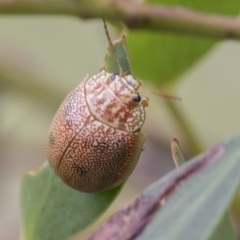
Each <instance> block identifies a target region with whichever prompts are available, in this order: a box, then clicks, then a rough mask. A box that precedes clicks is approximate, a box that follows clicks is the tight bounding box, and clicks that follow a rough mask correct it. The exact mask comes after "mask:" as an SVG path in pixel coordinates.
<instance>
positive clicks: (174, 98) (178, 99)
mask: <svg viewBox="0 0 240 240" xmlns="http://www.w3.org/2000/svg"><path fill="white" fill-rule="evenodd" d="M140 84H141V88H142V89H143V90H144V91H146V92H149V93H152V94H154V95H156V96H159V97H162V98H166V99H171V100H176V101H182V99H181V98H180V97H176V96H172V95H168V94H164V93H160V92H156V91H152V90H149V89H147V88H145V86H144V85H143V82H142V81H141V83H140Z"/></svg>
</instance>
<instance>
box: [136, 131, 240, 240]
mask: <svg viewBox="0 0 240 240" xmlns="http://www.w3.org/2000/svg"><path fill="white" fill-rule="evenodd" d="M222 146H223V150H224V152H223V154H222V156H221V157H220V159H219V160H217V161H216V162H215V163H213V164H211V165H209V166H207V167H206V168H204V169H203V170H202V171H201V172H199V174H195V175H193V176H192V177H191V178H189V179H188V180H186V181H184V182H183V184H181V186H180V187H179V188H177V190H176V192H175V193H174V194H173V195H172V196H171V197H170V199H169V200H168V201H167V202H166V204H165V205H164V206H163V207H162V208H161V209H159V210H158V211H157V213H156V215H155V216H154V218H153V220H152V221H151V224H149V225H148V226H147V227H146V228H145V229H144V231H143V233H142V235H141V236H139V238H137V239H139V240H145V239H151V240H155V239H156V240H157V239H159V237H160V236H161V240H179V239H184V240H192V239H194V240H208V239H213V238H211V237H212V236H216V231H217V230H218V227H219V223H220V222H221V221H222V219H223V217H224V215H225V213H226V211H227V210H228V208H229V205H230V203H231V200H232V199H233V197H234V194H235V192H236V190H237V188H238V186H239V183H240V174H239V172H240V148H239V146H240V136H237V137H235V138H233V139H232V140H230V141H228V142H227V143H225V144H224V145H222ZM200 157H204V156H200ZM200 157H198V158H200ZM193 163H194V162H193V161H190V162H189V163H187V164H185V165H184V166H183V168H186V167H187V166H190V165H191V164H193ZM180 169H182V168H180ZM180 169H179V170H180ZM176 173H177V171H175V174H176ZM172 174H174V172H173V173H172ZM157 187H158V184H157V183H156V184H155V185H153V186H152V188H151V189H148V192H150V193H151V194H152V193H154V192H156V191H157ZM148 194H149V193H148ZM223 231H224V230H223ZM226 231H229V226H228V224H227V225H226ZM231 234H232V233H231ZM225 239H226V238H225ZM227 239H228V238H227ZM229 239H231V236H230V238H229Z"/></svg>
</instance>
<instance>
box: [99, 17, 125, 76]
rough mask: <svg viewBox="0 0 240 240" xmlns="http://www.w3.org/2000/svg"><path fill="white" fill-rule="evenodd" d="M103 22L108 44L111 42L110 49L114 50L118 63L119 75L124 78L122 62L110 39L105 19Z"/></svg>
mask: <svg viewBox="0 0 240 240" xmlns="http://www.w3.org/2000/svg"><path fill="white" fill-rule="evenodd" d="M102 21H103V26H104V30H105V33H106V36H107V40H108V42H109V45H110V47H111V48H112V51H113V55H114V56H115V58H116V61H117V65H118V68H119V72H120V74H119V75H120V76H122V75H123V70H122V67H121V65H120V62H119V60H118V56H117V53H116V51H115V49H114V47H113V44H112V40H111V38H110V34H109V32H108V28H107V23H106V21H105V19H102Z"/></svg>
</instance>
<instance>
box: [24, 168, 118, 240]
mask: <svg viewBox="0 0 240 240" xmlns="http://www.w3.org/2000/svg"><path fill="white" fill-rule="evenodd" d="M120 189H121V186H119V187H116V188H114V189H111V190H109V191H106V192H102V193H96V194H88V193H82V192H79V191H76V190H74V189H71V188H70V187H68V186H67V185H65V184H64V183H62V181H61V180H60V179H59V178H58V177H57V176H56V175H55V174H54V173H53V171H52V169H51V168H50V166H49V164H48V163H46V164H44V165H43V167H41V168H40V169H38V170H37V171H36V172H28V173H26V174H25V175H24V177H23V179H22V185H21V218H22V239H24V240H33V239H34V240H43V239H46V240H47V239H48V240H61V239H66V238H69V237H70V236H72V235H73V234H75V233H77V232H79V231H81V230H82V229H84V228H86V227H87V226H88V225H89V224H91V223H92V222H93V221H94V220H96V218H98V217H99V216H100V215H101V214H102V213H103V212H104V210H106V208H107V207H108V206H109V205H110V204H111V202H112V201H113V200H114V198H115V197H116V195H117V194H118V192H119V191H120Z"/></svg>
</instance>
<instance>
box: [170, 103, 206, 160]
mask: <svg viewBox="0 0 240 240" xmlns="http://www.w3.org/2000/svg"><path fill="white" fill-rule="evenodd" d="M165 102H166V105H167V107H168V109H169V111H170V112H171V114H172V116H173V118H174V119H175V121H176V122H177V124H178V125H179V128H180V130H181V131H182V133H183V135H184V138H185V140H186V143H187V145H188V149H189V152H190V154H191V155H193V156H194V155H196V154H199V153H200V152H202V150H203V148H202V147H201V145H200V143H199V141H198V139H197V138H196V137H195V136H196V135H195V134H194V131H193V129H192V127H191V126H190V124H189V123H188V121H187V119H186V117H185V116H184V114H182V112H181V111H180V109H179V108H177V106H176V104H175V103H174V102H173V101H165Z"/></svg>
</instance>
